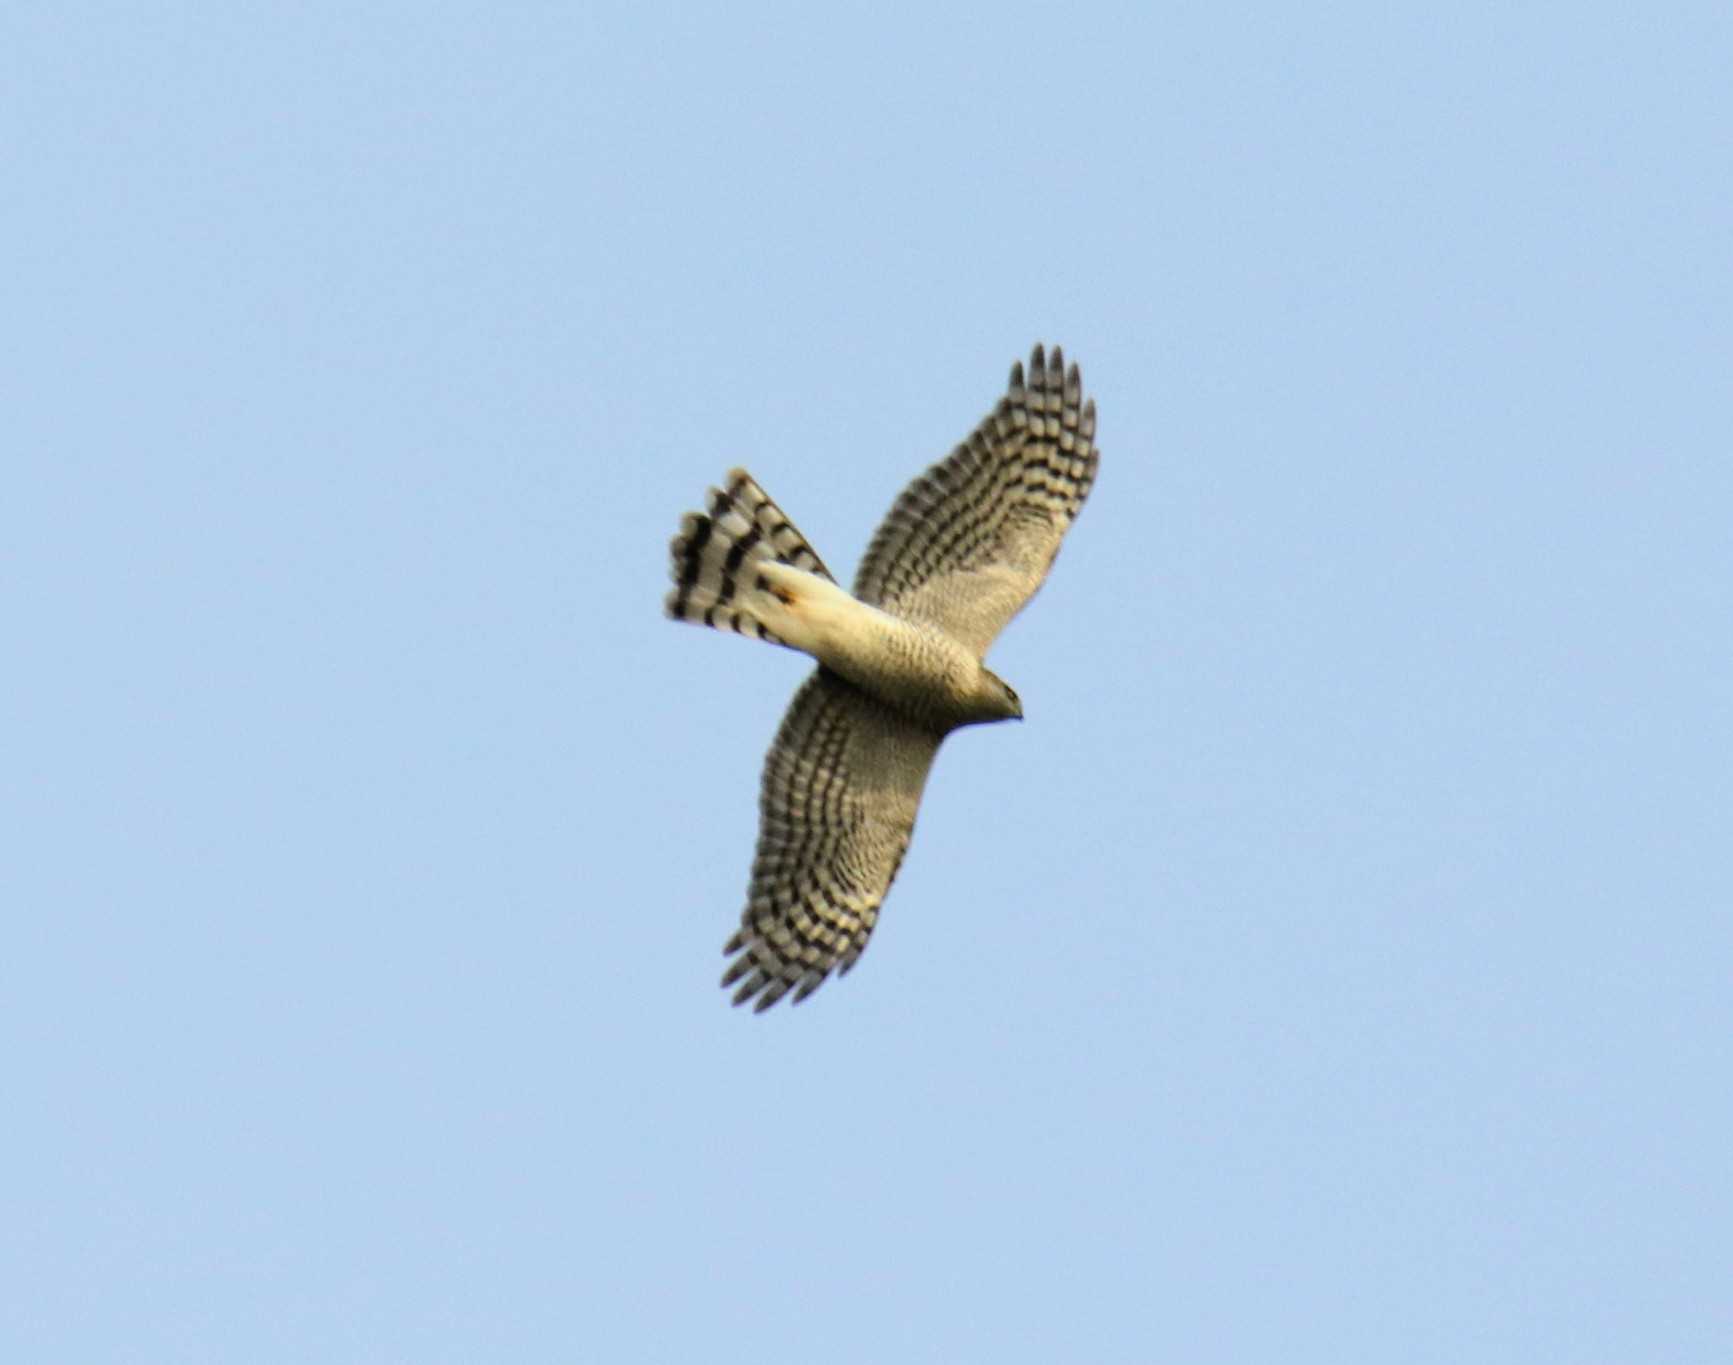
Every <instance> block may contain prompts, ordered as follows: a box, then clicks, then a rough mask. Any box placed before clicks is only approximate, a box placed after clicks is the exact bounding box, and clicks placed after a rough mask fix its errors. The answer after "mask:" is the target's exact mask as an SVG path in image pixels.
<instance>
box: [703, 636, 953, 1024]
mask: <svg viewBox="0 0 1733 1365" xmlns="http://www.w3.org/2000/svg"><path fill="white" fill-rule="evenodd" d="M939 740H940V736H938V735H935V734H933V733H932V732H930V731H928V730H924V729H921V728H920V727H919V726H917V725H915V724H914V723H913V722H911V721H909V720H908V719H906V718H905V717H903V716H901V715H899V714H898V713H897V712H895V711H893V710H891V709H890V708H889V707H887V706H885V705H884V704H883V703H882V702H879V701H876V700H874V699H873V698H872V697H870V696H868V695H867V694H866V693H865V692H862V691H861V690H860V689H859V688H857V687H855V686H854V685H853V684H852V683H849V682H846V681H844V680H843V679H842V678H839V677H838V676H837V675H836V674H834V673H832V672H830V670H828V669H824V668H821V669H819V670H818V671H817V672H816V673H814V674H813V675H812V676H811V677H810V678H808V679H807V680H806V682H805V683H803V684H802V685H801V688H800V690H799V691H798V692H796V693H795V694H794V701H793V702H792V703H790V705H789V708H788V713H787V714H786V715H785V716H784V717H783V720H782V728H781V729H780V730H778V731H777V735H776V740H775V742H774V743H773V744H772V745H771V746H770V754H769V757H767V758H766V759H765V762H764V780H763V786H762V789H761V792H760V796H759V827H758V853H757V856H756V857H755V858H754V859H753V863H752V884H751V886H750V888H749V890H748V892H747V903H746V909H745V910H744V911H743V912H742V914H741V917H740V929H739V931H738V932H737V933H736V934H735V935H734V937H733V938H731V939H729V940H728V943H727V945H726V947H724V949H723V951H724V952H726V953H729V954H733V955H734V961H733V962H731V963H730V964H729V967H728V970H727V972H725V973H724V974H723V977H722V984H723V985H724V986H732V985H734V984H735V983H736V982H739V983H740V985H739V988H738V989H737V990H736V991H735V993H734V1003H735V1004H736V1005H739V1004H744V1003H745V1002H746V1001H748V1000H753V999H754V997H756V1000H755V1001H754V1008H755V1009H759V1010H765V1009H769V1008H770V1006H772V1005H774V1004H775V1003H776V1002H777V1001H778V1000H780V999H781V998H782V997H783V996H784V995H785V994H787V993H788V992H789V991H790V990H793V991H794V999H795V1002H796V1003H799V1002H800V1001H802V1000H804V999H805V998H806V997H807V996H809V995H811V994H812V992H813V991H815V990H817V989H818V987H819V986H820V985H822V984H823V982H824V980H825V978H826V977H827V976H829V975H830V973H831V972H832V971H833V970H834V971H835V972H836V973H837V974H838V975H841V974H842V973H843V972H846V971H847V970H848V969H849V968H850V967H852V966H853V965H854V963H855V959H856V958H858V957H859V956H860V954H861V950H862V949H864V948H865V947H866V943H867V938H868V936H869V935H870V934H871V933H872V931H873V925H874V924H876V923H877V922H878V912H879V905H880V903H881V902H882V901H883V900H884V898H885V893H886V892H887V891H889V890H890V885H891V881H892V879H893V878H894V877H895V876H896V875H897V868H898V867H899V866H901V864H902V860H903V854H904V853H905V852H906V851H907V850H908V846H909V836H910V835H911V834H912V833H913V832H914V828H915V811H916V809H917V808H918V807H919V805H920V801H921V790H922V788H923V787H925V785H926V781H927V773H928V771H929V770H930V769H931V768H932V765H933V755H934V754H936V753H937V752H938V749H939Z"/></svg>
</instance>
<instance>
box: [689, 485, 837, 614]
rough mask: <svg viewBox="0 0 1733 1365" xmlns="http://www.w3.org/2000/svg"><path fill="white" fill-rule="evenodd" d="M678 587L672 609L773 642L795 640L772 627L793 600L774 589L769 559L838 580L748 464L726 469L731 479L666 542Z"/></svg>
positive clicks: (820, 576) (831, 580)
mask: <svg viewBox="0 0 1733 1365" xmlns="http://www.w3.org/2000/svg"><path fill="white" fill-rule="evenodd" d="M668 548H669V550H670V552H671V553H672V556H673V563H672V565H671V566H670V567H671V571H672V574H673V578H674V589H673V591H672V592H670V593H669V594H668V597H667V608H668V615H670V616H671V617H673V618H674V619H675V620H677V621H692V622H694V623H696V624H698V625H701V626H713V627H715V628H716V629H717V630H734V631H738V632H739V633H740V634H742V635H750V636H752V637H753V638H754V639H759V640H769V641H771V642H773V643H775V644H786V643H790V642H789V641H788V640H786V639H785V638H784V637H783V635H781V634H778V633H777V632H776V631H774V630H773V629H771V622H772V621H775V622H777V623H778V624H784V623H785V622H786V616H785V615H784V614H783V612H782V609H783V608H785V606H786V605H787V602H788V597H787V594H786V590H784V591H783V594H782V596H780V597H779V596H778V595H777V594H776V593H774V592H772V590H771V588H770V585H769V584H768V582H767V581H766V579H765V577H764V575H763V574H762V573H760V572H759V570H760V569H761V568H762V566H763V565H764V564H766V563H774V564H786V565H788V566H789V567H790V568H794V569H799V570H801V571H802V572H805V573H809V574H812V575H814V576H815V577H818V578H822V579H824V580H825V581H826V582H827V583H834V582H835V581H836V580H835V579H834V578H832V577H831V575H830V570H828V569H826V568H825V567H824V561H823V560H821V559H820V558H819V557H818V555H817V553H816V552H814V550H813V548H812V546H810V545H808V544H807V543H806V537H805V536H803V535H801V534H800V532H799V531H797V530H795V529H794V524H793V523H792V522H791V521H789V519H788V518H787V517H786V516H784V515H783V513H782V509H781V508H780V507H778V506H777V505H776V504H775V503H774V502H772V501H771V500H770V496H769V494H767V493H766V492H765V491H764V490H763V489H762V488H760V487H759V486H758V485H757V483H755V482H754V481H753V478H752V476H751V475H750V474H748V473H747V472H746V471H745V470H744V469H732V470H730V471H729V472H728V480H727V483H726V486H724V487H722V488H712V489H711V490H710V501H709V505H708V509H707V510H706V511H703V512H688V513H687V514H686V515H685V517H684V518H682V519H681V522H680V532H679V534H678V535H676V536H675V537H674V539H673V541H672V542H671V543H670V544H669V547H668Z"/></svg>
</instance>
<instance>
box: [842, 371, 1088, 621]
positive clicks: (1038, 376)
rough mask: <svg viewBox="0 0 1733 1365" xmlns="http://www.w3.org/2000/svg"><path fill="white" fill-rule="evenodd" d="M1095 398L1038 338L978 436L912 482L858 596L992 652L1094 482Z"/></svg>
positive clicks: (870, 552) (878, 542) (872, 549)
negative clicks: (1026, 367) (1026, 364)
mask: <svg viewBox="0 0 1733 1365" xmlns="http://www.w3.org/2000/svg"><path fill="white" fill-rule="evenodd" d="M1095 467H1096V449H1095V403H1094V401H1093V400H1091V401H1089V402H1087V403H1086V402H1084V401H1083V380H1082V376H1081V375H1080V374H1079V373H1078V370H1077V367H1076V366H1075V365H1073V366H1072V367H1071V369H1070V371H1069V372H1067V371H1066V369H1065V357H1064V354H1063V352H1061V350H1060V349H1059V348H1058V347H1057V346H1055V347H1054V348H1053V354H1052V358H1051V359H1050V360H1049V359H1048V358H1047V357H1046V356H1044V355H1043V353H1042V349H1041V347H1039V346H1037V347H1036V348H1035V350H1034V353H1033V354H1032V355H1031V356H1030V358H1029V371H1028V376H1027V379H1025V376H1024V371H1023V366H1022V363H1021V362H1019V363H1018V364H1016V365H1013V366H1012V367H1011V382H1010V385H1009V387H1008V389H1007V391H1006V393H1005V396H1004V397H1003V398H1001V399H1000V400H999V403H998V406H997V407H995V408H994V409H993V411H992V412H991V413H989V414H988V415H987V417H986V418H985V419H984V420H983V421H982V422H981V424H980V426H978V427H976V428H975V430H974V432H973V434H972V435H970V437H969V439H968V440H966V441H964V442H963V443H962V444H961V445H959V446H958V447H957V448H956V449H955V450H954V451H952V452H951V454H950V455H949V456H948V457H947V458H946V459H944V460H942V461H940V462H939V463H938V464H936V465H934V466H933V467H932V468H931V469H929V470H928V471H927V472H926V473H925V474H922V475H921V476H920V477H919V478H918V479H916V480H915V481H914V482H913V483H911V484H910V485H909V486H908V487H907V488H905V489H904V490H903V492H902V496H900V497H899V498H898V499H897V500H896V503H895V505H894V506H893V507H892V508H891V510H890V514H889V515H888V516H887V517H886V518H885V519H884V522H883V523H882V524H881V525H880V526H879V529H878V531H877V533H876V534H875V535H874V536H873V540H872V544H871V545H870V546H869V547H868V549H867V553H866V558H865V559H864V560H862V561H861V566H860V572H859V573H858V574H856V575H855V583H854V594H855V596H856V597H858V598H860V599H861V601H863V602H868V603H871V604H872V605H873V606H877V607H882V608H883V609H884V610H886V611H888V612H890V613H892V614H893V615H896V616H901V617H904V618H905V619H908V620H916V621H924V622H927V623H929V624H931V625H934V626H937V627H939V628H940V629H941V630H943V631H945V632H946V633H947V634H948V635H950V636H952V637H953V638H954V639H956V640H959V641H961V642H963V643H964V644H967V645H969V646H970V647H971V648H973V649H974V650H976V652H977V653H982V654H984V653H985V652H986V649H987V646H988V645H990V644H992V642H993V638H994V637H995V636H996V635H998V633H999V632H1000V631H1001V630H1003V629H1004V628H1005V623H1006V622H1007V621H1009V620H1010V619H1011V618H1012V617H1013V616H1015V615H1016V614H1017V612H1018V610H1019V609H1020V608H1021V607H1022V606H1023V604H1024V603H1025V602H1027V601H1028V600H1029V599H1030V598H1031V597H1032V596H1034V595H1035V590H1036V589H1037V588H1039V587H1040V586H1041V583H1042V580H1043V579H1045V578H1046V577H1047V570H1048V569H1049V568H1050V567H1051V566H1052V563H1053V557H1054V556H1055V555H1057V554H1058V553H1059V542H1060V541H1061V540H1062V539H1064V536H1065V532H1066V530H1067V528H1068V527H1069V526H1070V525H1071V522H1072V520H1073V519H1074V518H1075V517H1076V516H1077V512H1078V509H1079V508H1081V507H1082V506H1083V500H1084V499H1085V498H1086V497H1088V496H1089V488H1090V485H1091V484H1092V483H1093V482H1094V480H1095Z"/></svg>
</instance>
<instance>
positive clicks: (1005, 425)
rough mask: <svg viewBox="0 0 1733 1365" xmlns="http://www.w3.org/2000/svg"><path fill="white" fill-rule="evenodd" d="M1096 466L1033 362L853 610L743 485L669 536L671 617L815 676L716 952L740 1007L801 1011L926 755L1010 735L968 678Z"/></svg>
mask: <svg viewBox="0 0 1733 1365" xmlns="http://www.w3.org/2000/svg"><path fill="white" fill-rule="evenodd" d="M1095 466H1096V449H1095V404H1094V402H1093V401H1090V402H1087V403H1086V402H1084V401H1083V385H1082V379H1081V377H1080V376H1079V374H1078V371H1077V366H1075V365H1073V366H1071V368H1070V369H1069V370H1067V369H1066V368H1065V360H1064V356H1063V354H1062V353H1061V351H1060V349H1059V348H1058V347H1057V346H1056V347H1054V348H1053V351H1052V354H1051V355H1050V356H1049V355H1046V354H1044V353H1043V351H1042V349H1041V347H1039V346H1037V347H1036V348H1035V350H1034V353H1033V354H1032V355H1031V356H1030V359H1029V368H1028V371H1027V372H1026V373H1025V371H1024V369H1023V366H1022V364H1021V363H1018V364H1016V365H1013V366H1012V367H1011V382H1010V385H1009V387H1008V388H1007V390H1006V392H1005V396H1004V397H1003V398H1001V399H1000V400H999V402H998V405H997V406H996V407H995V408H994V409H993V411H992V412H990V413H989V414H988V415H987V417H986V418H985V419H984V420H983V421H982V422H981V424H980V425H979V426H978V427H976V428H975V430H974V432H973V434H972V435H970V437H969V438H968V439H967V440H966V441H964V442H963V443H962V444H961V445H959V446H958V447H957V448H956V449H955V450H954V451H952V452H951V454H950V455H949V456H948V457H947V458H946V459H944V460H941V461H940V462H939V463H938V464H936V465H934V466H933V467H932V468H931V469H929V470H928V471H927V472H926V473H925V474H922V475H921V476H920V477H919V478H918V479H916V480H915V481H914V482H913V483H911V484H910V485H909V486H908V487H907V488H905V489H904V490H903V492H902V496H900V497H899V498H898V499H897V501H896V504H895V506H893V507H892V508H891V510H890V515H888V516H887V517H886V518H885V519H884V522H883V524H882V525H881V526H880V527H879V529H878V531H877V533H876V534H875V535H874V536H873V539H872V544H871V545H870V546H868V547H867V552H866V558H865V560H864V561H862V563H861V566H860V572H859V573H857V574H856V575H855V580H854V591H853V593H852V594H850V593H848V592H845V591H843V589H842V588H841V587H840V586H838V584H837V581H836V579H835V578H834V577H832V576H831V573H830V571H829V570H828V569H826V568H825V566H824V562H823V561H822V560H821V559H819V557H818V555H817V553H816V552H815V551H814V550H813V548H812V546H810V545H808V544H807V543H806V538H805V537H804V536H802V535H801V534H800V532H799V531H797V530H795V528H794V524H793V523H792V522H790V521H789V519H788V518H787V517H786V516H784V515H783V512H782V509H781V508H779V507H778V506H777V505H776V504H775V503H774V502H772V501H771V500H770V497H769V495H768V494H766V493H765V491H764V490H763V489H762V488H760V487H759V486H758V485H757V483H755V482H754V481H753V479H752V476H751V475H750V474H748V473H747V472H746V471H745V470H744V469H736V470H733V471H731V472H730V473H729V475H728V478H727V482H726V486H725V487H723V488H719V489H712V490H711V492H710V502H709V506H708V508H707V510H705V511H703V512H689V513H688V514H687V515H686V517H685V519H684V520H683V521H682V522H681V525H680V532H679V534H678V535H676V536H675V537H674V540H673V543H672V545H671V546H670V548H671V550H672V552H673V566H672V569H673V577H674V590H673V591H672V592H670V593H669V594H668V599H667V607H668V615H669V616H671V617H673V618H675V619H676V620H680V621H691V622H694V623H696V624H699V625H705V626H712V627H714V628H716V629H717V630H733V631H737V632H739V633H740V634H742V635H750V636H753V637H755V638H757V639H760V640H769V641H771V642H772V643H774V644H779V645H786V646H788V647H789V648H791V649H798V650H800V651H802V652H803V653H806V654H810V655H812V656H813V658H815V659H816V660H818V669H817V671H816V672H814V673H813V674H812V676H811V677H809V678H808V679H807V680H806V681H805V682H804V683H803V684H801V687H800V690H799V691H798V692H796V693H795V694H794V701H793V702H792V703H791V704H790V705H789V708H788V713H787V715H785V716H784V717H783V720H782V727H781V728H780V729H779V730H778V731H777V734H776V739H775V741H774V742H773V743H772V744H771V746H770V754H769V757H768V758H766V760H765V763H764V779H763V785H762V790H761V794H760V797H759V831H758V852H757V856H756V857H755V858H754V859H753V863H752V880H751V885H750V886H749V888H748V890H747V899H746V909H745V910H744V911H743V912H742V914H741V917H740V928H739V930H738V931H737V932H736V933H735V934H734V936H733V937H732V938H730V939H729V940H728V943H727V945H726V946H725V947H724V949H723V951H724V952H725V953H727V954H729V955H730V956H731V957H732V958H733V961H732V962H731V963H730V964H729V966H728V970H727V971H726V972H725V973H724V974H723V977H722V984H723V985H724V986H725V987H726V986H733V985H735V983H737V982H738V983H739V986H738V989H737V990H736V991H735V993H734V1003H735V1004H737V1005H739V1004H744V1003H745V1002H746V1001H748V1000H752V1001H754V1007H755V1008H756V1009H759V1010H764V1009H768V1008H769V1007H770V1006H772V1005H774V1004H775V1003H776V1002H777V1001H778V1000H780V999H782V997H783V996H784V995H786V994H787V993H788V992H789V991H793V992H794V999H795V1001H796V1002H799V1001H801V1000H804V999H805V998H806V997H807V996H809V995H811V994H812V992H813V991H815V990H817V989H818V987H819V986H820V985H821V984H823V982H824V980H825V978H826V977H827V976H829V975H830V973H831V972H832V971H833V970H834V971H835V972H836V973H837V974H838V975H841V974H842V973H843V972H846V971H847V970H848V969H849V968H850V967H852V966H853V965H854V963H855V960H856V959H857V958H858V957H859V956H860V954H861V950H862V949H863V948H865V947H866V942H867V937H868V936H869V935H870V934H871V933H872V931H873V925H874V924H875V923H877V921H878V913H879V904H880V903H881V902H882V901H883V900H884V898H885V893H886V892H887V891H888V890H889V889H890V885H891V881H892V879H893V878H894V877H895V876H896V875H897V868H898V866H899V865H900V864H901V863H902V860H903V854H904V853H905V852H906V851H907V849H908V846H909V836H910V834H911V833H913V831H914V827H915V810H916V808H917V807H918V806H919V805H920V801H921V789H922V788H923V787H924V786H925V785H926V781H927V772H928V770H929V769H930V768H931V767H932V764H933V756H934V755H935V754H936V753H937V752H938V750H939V744H940V742H941V741H942V740H943V739H944V737H945V736H946V735H947V734H948V733H950V732H951V731H952V730H955V729H957V728H958V727H959V726H963V725H974V724H978V723H981V722H985V721H994V720H1011V719H1021V718H1022V715H1023V708H1022V706H1021V704H1020V703H1019V702H1018V700H1017V694H1016V693H1015V692H1013V691H1012V690H1011V689H1010V687H1009V686H1007V685H1006V684H1005V683H1004V681H1002V680H1001V679H1000V678H999V677H997V676H996V675H995V674H994V673H992V672H991V671H990V670H989V669H987V668H986V667H985V666H984V665H983V664H982V662H981V658H982V655H984V654H985V653H986V651H987V647H988V646H989V645H991V644H992V643H993V638H994V637H995V636H996V635H998V633H999V632H1000V631H1001V630H1003V629H1004V627H1005V623H1006V622H1008V621H1009V620H1010V619H1011V618H1012V617H1013V616H1015V615H1016V614H1017V612H1018V610H1019V609H1020V608H1021V607H1022V606H1023V604H1024V603H1025V602H1027V601H1028V600H1029V599H1030V597H1032V596H1033V595H1034V594H1035V590H1036V589H1037V588H1039V587H1040V586H1041V583H1042V581H1043V580H1044V579H1045V578H1046V577H1047V571H1048V570H1049V569H1050V568H1052V566H1053V558H1054V556H1055V555H1057V554H1058V553H1059V542H1060V541H1061V540H1062V539H1064V536H1065V532H1066V529H1067V528H1068V527H1069V526H1070V525H1071V523H1072V521H1073V519H1074V518H1075V517H1076V516H1077V512H1078V509H1079V508H1081V507H1082V506H1083V500H1084V499H1085V498H1086V497H1088V496H1089V487H1090V484H1091V483H1093V482H1094V479H1095Z"/></svg>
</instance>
